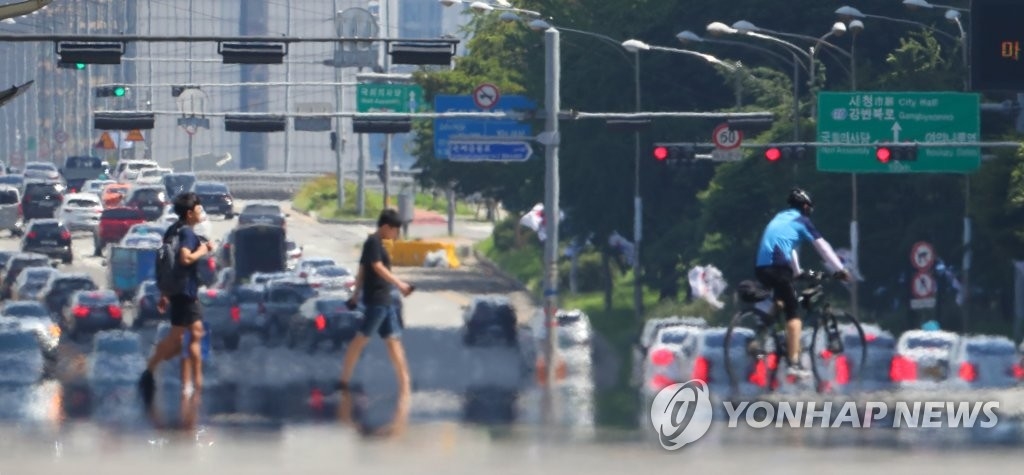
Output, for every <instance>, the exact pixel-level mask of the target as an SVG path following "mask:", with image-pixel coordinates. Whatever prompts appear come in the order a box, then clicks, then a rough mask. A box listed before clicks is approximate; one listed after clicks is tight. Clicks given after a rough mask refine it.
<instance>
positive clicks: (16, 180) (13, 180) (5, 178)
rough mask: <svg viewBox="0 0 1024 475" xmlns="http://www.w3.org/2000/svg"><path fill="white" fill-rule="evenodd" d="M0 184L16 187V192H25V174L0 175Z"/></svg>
mask: <svg viewBox="0 0 1024 475" xmlns="http://www.w3.org/2000/svg"><path fill="white" fill-rule="evenodd" d="M0 185H8V186H13V187H14V188H17V189H18V193H21V194H25V175H21V174H12V175H0Z"/></svg>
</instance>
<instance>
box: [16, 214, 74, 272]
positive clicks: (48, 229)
mask: <svg viewBox="0 0 1024 475" xmlns="http://www.w3.org/2000/svg"><path fill="white" fill-rule="evenodd" d="M21 251H22V252H34V253H37V254H42V255H45V256H48V257H51V258H53V259H60V261H61V262H63V263H64V264H70V263H71V261H72V260H73V259H74V253H73V252H72V249H71V231H70V230H69V229H68V227H67V226H65V225H64V223H62V222H60V221H58V220H56V219H34V220H32V221H29V222H28V229H26V230H25V235H24V236H22V238H21Z"/></svg>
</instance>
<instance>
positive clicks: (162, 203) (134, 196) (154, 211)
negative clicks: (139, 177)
mask: <svg viewBox="0 0 1024 475" xmlns="http://www.w3.org/2000/svg"><path fill="white" fill-rule="evenodd" d="M168 204H170V202H169V201H168V200H167V193H165V192H164V187H163V186H158V185H138V186H133V187H132V188H131V191H129V192H128V198H127V199H126V200H125V203H124V205H125V206H126V207H128V208H136V209H138V210H140V211H142V214H143V215H144V216H145V217H146V221H156V220H158V219H160V218H161V217H162V216H163V215H164V208H165V207H166V206H167V205H168Z"/></svg>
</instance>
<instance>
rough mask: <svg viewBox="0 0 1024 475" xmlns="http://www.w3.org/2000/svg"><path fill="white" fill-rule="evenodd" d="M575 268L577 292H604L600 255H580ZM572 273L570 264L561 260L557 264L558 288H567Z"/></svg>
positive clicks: (568, 261) (567, 260)
mask: <svg viewBox="0 0 1024 475" xmlns="http://www.w3.org/2000/svg"><path fill="white" fill-rule="evenodd" d="M577 266H578V267H577V268H576V285H577V288H576V290H577V292H580V293H584V292H601V291H602V290H604V270H603V269H602V268H601V253H599V252H586V253H583V254H580V257H579V262H577ZM571 273H572V262H571V261H570V260H569V259H563V260H562V261H561V262H559V264H558V281H559V283H558V286H559V287H560V288H563V289H568V288H569V276H570V274H571Z"/></svg>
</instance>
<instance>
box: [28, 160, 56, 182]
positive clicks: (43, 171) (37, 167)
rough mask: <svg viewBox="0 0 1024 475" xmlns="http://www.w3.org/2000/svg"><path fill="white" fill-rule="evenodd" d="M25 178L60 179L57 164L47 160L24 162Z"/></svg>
mask: <svg viewBox="0 0 1024 475" xmlns="http://www.w3.org/2000/svg"><path fill="white" fill-rule="evenodd" d="M24 175H25V178H28V179H30V180H46V181H57V180H60V170H59V169H57V165H54V164H52V163H49V162H28V163H26V164H25V170H24Z"/></svg>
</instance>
